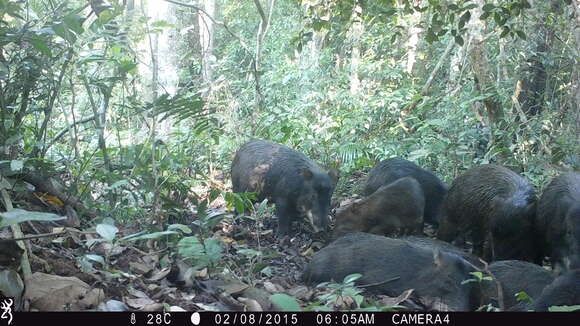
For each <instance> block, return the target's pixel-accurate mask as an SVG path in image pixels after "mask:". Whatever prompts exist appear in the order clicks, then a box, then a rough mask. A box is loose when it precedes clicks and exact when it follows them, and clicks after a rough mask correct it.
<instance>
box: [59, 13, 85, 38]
mask: <svg viewBox="0 0 580 326" xmlns="http://www.w3.org/2000/svg"><path fill="white" fill-rule="evenodd" d="M83 20H84V19H83V18H82V17H81V16H79V15H77V14H69V15H66V16H65V17H64V18H63V21H64V23H65V24H66V26H67V27H68V28H69V29H70V30H72V31H74V32H75V33H77V34H82V33H83V32H84V31H85V30H84V29H83V26H82V22H83Z"/></svg>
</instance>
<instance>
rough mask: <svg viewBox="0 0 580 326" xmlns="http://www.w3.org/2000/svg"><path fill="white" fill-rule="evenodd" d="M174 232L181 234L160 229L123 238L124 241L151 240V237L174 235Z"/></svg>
mask: <svg viewBox="0 0 580 326" xmlns="http://www.w3.org/2000/svg"><path fill="white" fill-rule="evenodd" d="M172 234H179V232H177V231H160V232H152V233H146V234H140V233H137V234H132V235H128V236H126V237H123V238H121V239H120V240H122V241H137V240H149V239H159V238H161V237H164V236H167V235H172Z"/></svg>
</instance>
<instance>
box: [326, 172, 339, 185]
mask: <svg viewBox="0 0 580 326" xmlns="http://www.w3.org/2000/svg"><path fill="white" fill-rule="evenodd" d="M339 175H340V172H339V171H338V169H335V168H330V169H329V170H328V176H329V177H330V181H331V182H332V186H333V187H336V184H337V183H338V178H339Z"/></svg>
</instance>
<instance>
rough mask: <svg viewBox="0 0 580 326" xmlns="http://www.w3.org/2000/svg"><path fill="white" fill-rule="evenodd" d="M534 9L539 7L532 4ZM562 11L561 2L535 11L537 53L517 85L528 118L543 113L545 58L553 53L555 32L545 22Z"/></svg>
mask: <svg viewBox="0 0 580 326" xmlns="http://www.w3.org/2000/svg"><path fill="white" fill-rule="evenodd" d="M532 8H537V5H535V4H533V3H532ZM559 11H560V2H559V1H552V2H551V4H550V10H549V11H547V12H545V13H544V12H543V11H542V12H541V11H540V10H535V12H534V13H533V14H534V16H536V17H537V21H538V22H539V23H537V24H536V25H535V26H534V29H533V33H529V32H528V35H530V36H536V37H535V40H534V42H535V43H536V44H535V51H534V52H533V53H531V55H530V56H529V57H528V58H527V59H526V61H525V63H524V67H523V68H522V72H521V73H520V79H519V80H518V81H517V83H516V94H515V95H516V96H514V98H517V101H518V103H516V105H519V106H520V108H521V111H522V112H523V113H524V114H525V115H526V116H527V117H531V116H534V115H536V114H538V113H540V112H541V111H542V104H543V102H544V92H545V90H546V79H547V73H546V69H545V66H544V63H543V62H544V58H545V57H546V55H547V54H548V53H549V52H550V51H551V48H552V43H553V40H554V35H555V32H554V30H553V29H552V28H551V27H550V26H549V25H548V24H545V23H544V22H545V21H547V20H548V18H549V17H548V15H550V14H551V13H557V12H559Z"/></svg>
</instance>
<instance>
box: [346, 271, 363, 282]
mask: <svg viewBox="0 0 580 326" xmlns="http://www.w3.org/2000/svg"><path fill="white" fill-rule="evenodd" d="M361 277H362V274H358V273H355V274H350V275H347V276H345V277H344V280H343V281H342V283H343V284H346V283H351V282H354V281H356V280H358V279H359V278H361Z"/></svg>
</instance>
